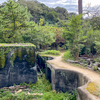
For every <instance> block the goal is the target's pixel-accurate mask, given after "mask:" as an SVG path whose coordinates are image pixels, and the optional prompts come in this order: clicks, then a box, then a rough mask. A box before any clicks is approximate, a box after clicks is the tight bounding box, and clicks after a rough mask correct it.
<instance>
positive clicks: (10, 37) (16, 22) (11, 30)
mask: <svg viewBox="0 0 100 100" xmlns="http://www.w3.org/2000/svg"><path fill="white" fill-rule="evenodd" d="M28 15H29V13H28V11H27V8H24V7H22V6H19V4H17V3H15V2H14V1H13V0H8V2H6V3H5V6H4V7H3V8H0V19H1V21H2V22H1V23H0V24H1V26H2V27H3V28H2V32H1V34H3V39H4V42H7V43H11V42H20V41H22V38H21V35H20V33H21V31H22V29H23V28H27V27H28V21H29V18H28Z"/></svg>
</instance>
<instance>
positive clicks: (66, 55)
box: [63, 50, 75, 60]
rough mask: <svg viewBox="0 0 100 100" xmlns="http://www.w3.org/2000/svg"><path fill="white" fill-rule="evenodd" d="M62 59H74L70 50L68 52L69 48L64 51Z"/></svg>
mask: <svg viewBox="0 0 100 100" xmlns="http://www.w3.org/2000/svg"><path fill="white" fill-rule="evenodd" d="M63 59H64V60H68V59H70V60H75V59H74V57H73V56H72V54H71V52H70V51H69V50H68V51H66V52H65V53H64V56H63Z"/></svg>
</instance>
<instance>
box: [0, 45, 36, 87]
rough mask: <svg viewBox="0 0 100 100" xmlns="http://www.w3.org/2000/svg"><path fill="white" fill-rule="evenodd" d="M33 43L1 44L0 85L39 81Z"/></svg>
mask: <svg viewBox="0 0 100 100" xmlns="http://www.w3.org/2000/svg"><path fill="white" fill-rule="evenodd" d="M35 63H36V59H35V46H34V45H33V44H22V43H21V44H0V87H3V86H10V85H13V84H20V83H23V82H26V83H29V82H33V83H35V82H36V81H37V70H36V66H35Z"/></svg>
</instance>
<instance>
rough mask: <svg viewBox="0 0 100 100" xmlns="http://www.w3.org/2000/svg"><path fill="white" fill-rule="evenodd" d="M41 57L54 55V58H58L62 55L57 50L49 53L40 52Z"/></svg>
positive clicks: (48, 51)
mask: <svg viewBox="0 0 100 100" xmlns="http://www.w3.org/2000/svg"><path fill="white" fill-rule="evenodd" d="M39 54H40V55H45V54H46V55H54V56H58V55H60V51H57V50H47V51H44V52H39Z"/></svg>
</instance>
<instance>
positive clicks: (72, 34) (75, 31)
mask: <svg viewBox="0 0 100 100" xmlns="http://www.w3.org/2000/svg"><path fill="white" fill-rule="evenodd" d="M81 17H82V15H77V16H75V17H74V16H72V18H71V20H70V23H69V25H68V26H67V27H66V28H65V30H64V33H63V35H64V38H65V39H66V42H67V46H68V49H69V50H70V51H71V53H72V55H73V57H74V58H75V60H78V57H79V52H80V49H81V48H82V47H83V46H84V45H83V44H82V42H84V40H85V38H86V37H85V36H83V31H82V25H81Z"/></svg>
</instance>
